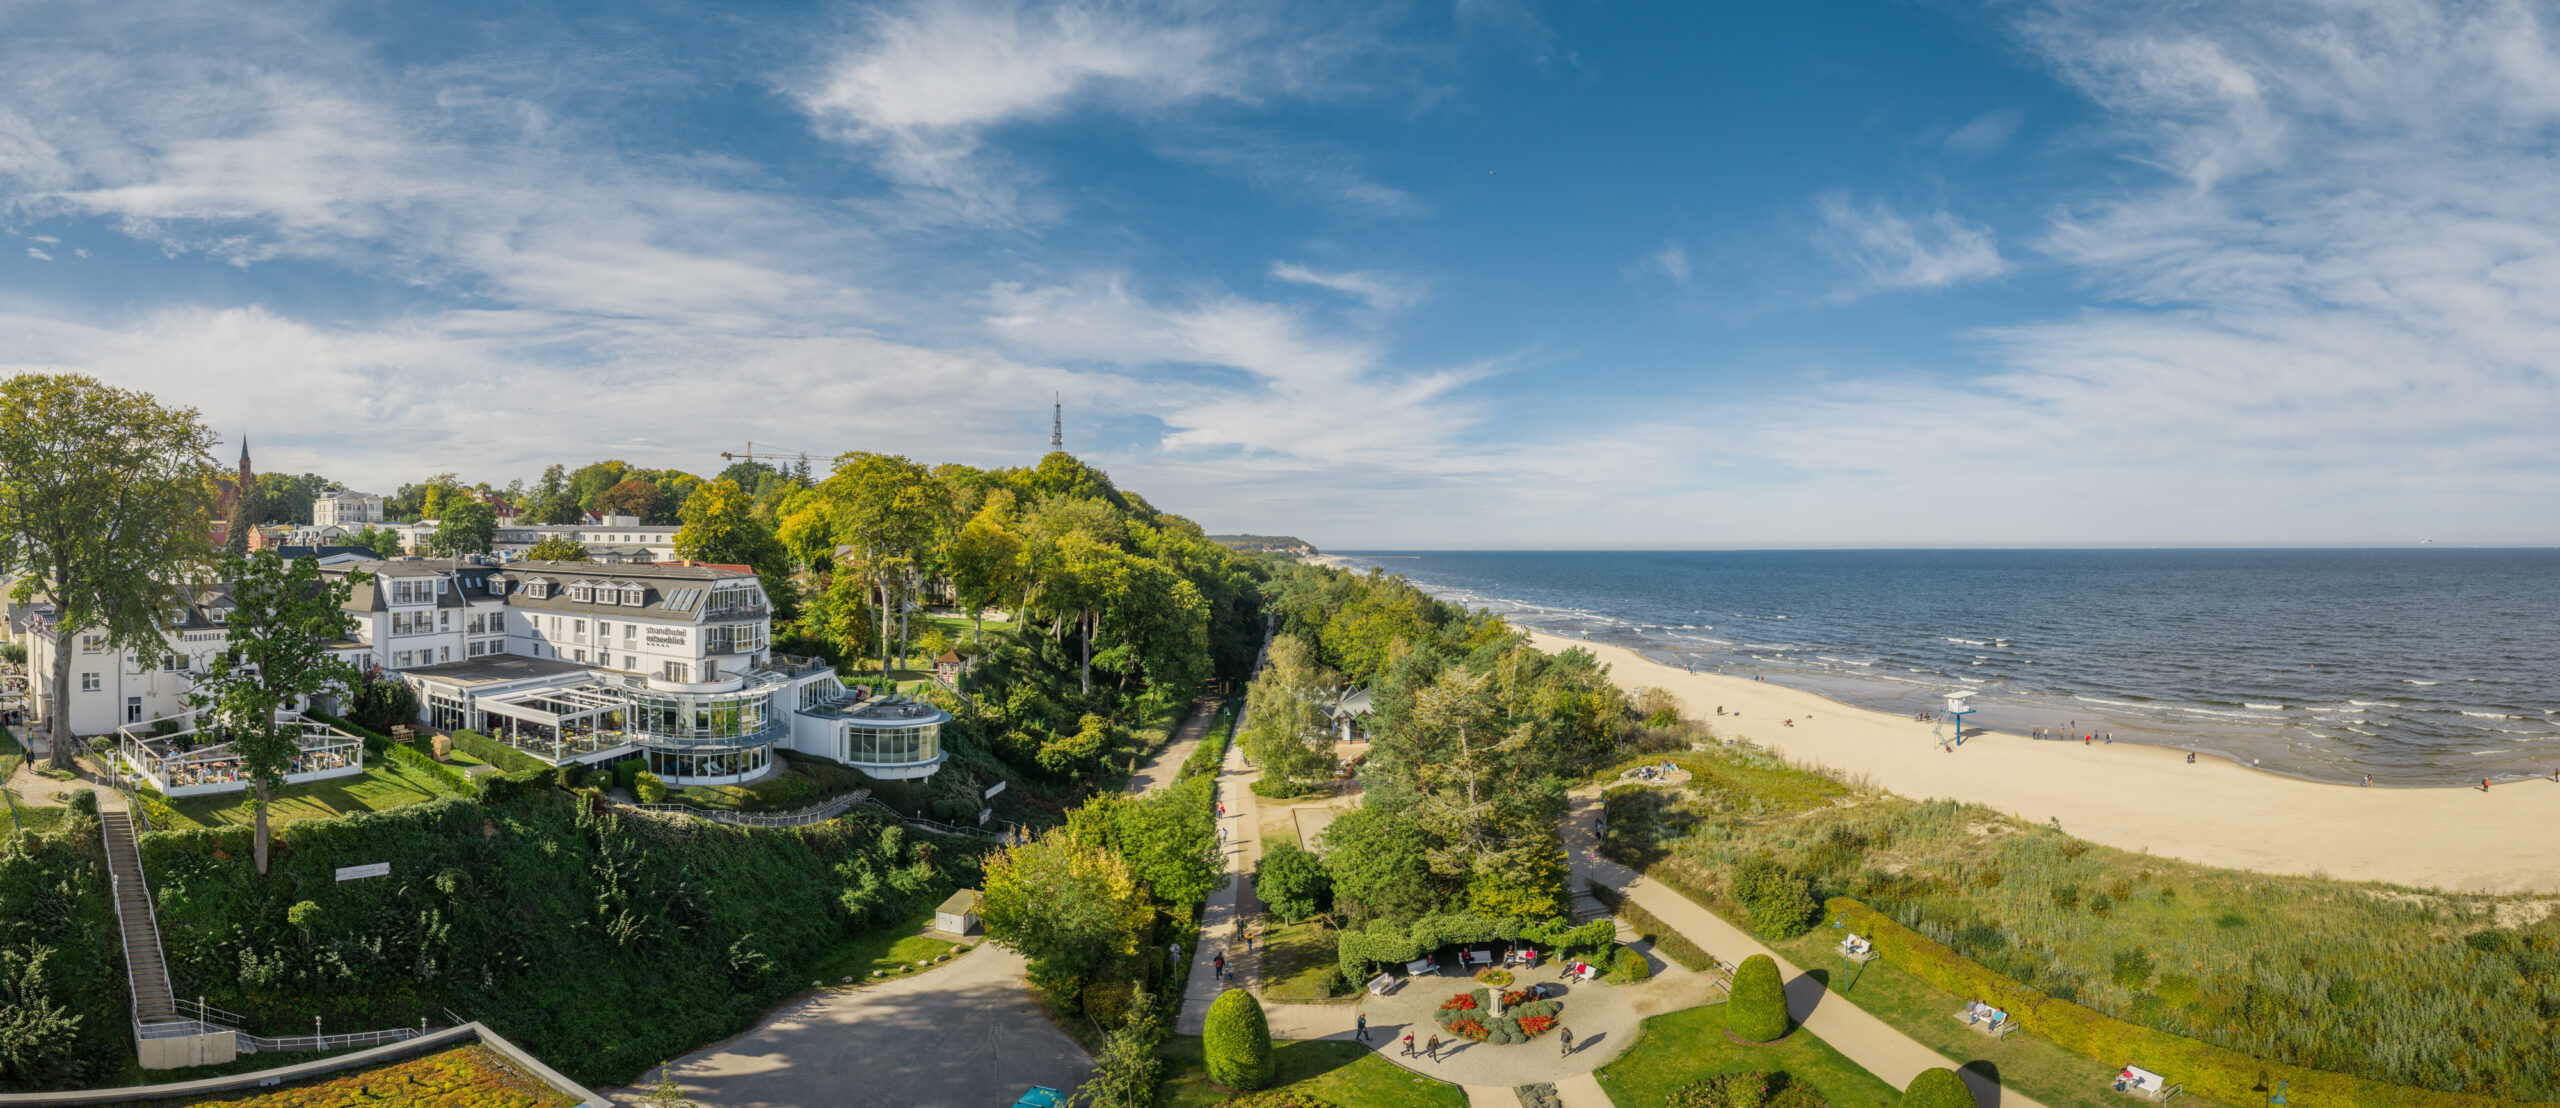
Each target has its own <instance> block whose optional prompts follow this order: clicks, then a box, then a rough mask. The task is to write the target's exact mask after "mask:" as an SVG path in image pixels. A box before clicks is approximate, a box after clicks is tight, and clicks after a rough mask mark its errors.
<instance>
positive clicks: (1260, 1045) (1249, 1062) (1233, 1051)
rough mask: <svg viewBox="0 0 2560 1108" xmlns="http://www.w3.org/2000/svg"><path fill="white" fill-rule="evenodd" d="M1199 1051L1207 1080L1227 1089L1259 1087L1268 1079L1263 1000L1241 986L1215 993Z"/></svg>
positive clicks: (1268, 1046)
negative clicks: (1254, 997) (1207, 1074)
mask: <svg viewBox="0 0 2560 1108" xmlns="http://www.w3.org/2000/svg"><path fill="white" fill-rule="evenodd" d="M1200 1052H1201V1057H1202V1059H1203V1061H1205V1062H1206V1063H1207V1066H1208V1070H1209V1080H1211V1081H1214V1082H1216V1083H1218V1084H1220V1085H1224V1086H1226V1087H1227V1088H1230V1089H1259V1088H1261V1087H1262V1086H1263V1084H1264V1083H1265V1082H1267V1081H1270V1080H1271V1025H1270V1023H1268V1022H1266V1021H1265V1020H1264V1019H1263V1018H1262V1002H1260V1001H1257V1000H1255V999H1253V994H1252V993H1249V992H1246V991H1244V990H1243V989H1229V990H1227V991H1225V992H1223V993H1219V994H1218V999H1217V1000H1215V1001H1213V1002H1211V1003H1210V1005H1209V1019H1208V1022H1207V1024H1206V1025H1205V1026H1203V1027H1202V1028H1201V1029H1200Z"/></svg>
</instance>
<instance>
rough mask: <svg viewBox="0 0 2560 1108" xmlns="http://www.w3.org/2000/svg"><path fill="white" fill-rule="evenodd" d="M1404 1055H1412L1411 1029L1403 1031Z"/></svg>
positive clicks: (1408, 1056) (1409, 1056)
mask: <svg viewBox="0 0 2560 1108" xmlns="http://www.w3.org/2000/svg"><path fill="white" fill-rule="evenodd" d="M1404 1056H1405V1057H1407V1058H1411V1057H1413V1032H1411V1031H1407V1032H1405V1033H1404Z"/></svg>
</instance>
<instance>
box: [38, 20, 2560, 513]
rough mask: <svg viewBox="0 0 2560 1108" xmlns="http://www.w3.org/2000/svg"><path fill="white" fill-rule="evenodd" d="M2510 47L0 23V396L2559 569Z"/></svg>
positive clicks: (226, 416) (348, 467)
mask: <svg viewBox="0 0 2560 1108" xmlns="http://www.w3.org/2000/svg"><path fill="white" fill-rule="evenodd" d="M2555 22H2560V21H2555V18H2554V16H2553V15H2551V14H2550V11H2549V9H2547V8H2543V7H2538V6H2533V5H2528V4H2523V3H2498V2H2482V3H2452V4H2429V3H2409V2H2400V0H2352V2H2351V0H2332V2H2304V0H2289V2H2288V0H2277V2H2268V3H2257V4H2247V5H2195V4H2190V3H2184V2H2167V0H2163V2H2156V3H2155V2H2149V0H2107V2H2082V0H2047V2H2016V0H2004V2H1998V3H1989V4H1965V3H1934V2H1932V3H1784V4H1781V3H1770V4H1753V5H1739V4H1736V5H1726V4H1716V5H1708V4H1644V5H1634V4H1624V3H1599V2H1591V0H1566V2H1560V3H1553V4H1532V3H1513V2H1505V0H1462V2H1458V3H1454V4H1450V3H1430V4H1411V5H1399V4H1379V3H1357V4H1342V5H1312V4H1311V5H1237V4H1181V3H1171V4H1164V3H1136V2H1131V3H1087V4H1034V3H1014V2H1005V0H983V2H981V0H968V2H930V0H928V2H899V3H888V4H876V5H865V4H843V5H828V4H810V5H792V6H746V5H722V6H720V10H719V11H718V12H715V13H706V12H704V11H702V10H700V6H695V5H676V4H655V5H652V4H598V5H591V6H568V7H554V8H536V7H533V6H530V5H521V4H512V3H511V4H485V5H478V6H472V5H463V4H437V5H372V4H368V5H344V6H330V5H308V6H304V5H293V6H278V5H233V4H224V3H155V4H150V5H140V4H132V5H125V4H114V3H101V4H90V5H38V4H32V3H19V4H7V3H0V234H5V236H6V241H4V242H0V371H16V370H37V369H66V368H67V369H78V370H83V371H86V372H91V373H95V374H97V375H99V376H101V377H104V378H106V379H108V380H110V381H114V382H117V383H121V384H127V385H135V386H140V387H147V388H150V389H152V390H154V391H155V392H157V393H159V394H160V395H162V396H163V398H164V399H168V400H172V401H177V402H182V403H187V404H192V405H195V406H197V407H199V408H201V409H202V410H203V411H204V413H205V415H206V417H207V419H208V420H209V422H211V423H213V424H214V425H215V426H216V427H217V428H219V429H220V430H222V431H223V432H224V433H225V434H240V433H245V434H248V435H249V436H251V438H252V441H253V442H254V444H255V447H256V455H257V458H258V461H259V464H260V466H261V468H263V469H271V470H273V469H289V470H296V471H299V470H306V469H308V470H315V471H318V472H322V473H326V474H329V475H331V476H334V477H337V478H339V479H341V480H345V481H348V482H350V483H353V484H356V485H358V486H359V487H372V488H377V489H385V490H387V489H388V488H390V487H392V486H395V485H397V484H400V483H402V482H405V481H413V480H417V479H419V478H421V477H423V476H425V475H427V474H430V473H434V472H439V471H453V472H456V473H459V474H461V475H462V476H463V477H464V478H465V479H466V480H489V481H493V482H498V483H503V482H505V481H506V480H508V479H511V478H515V477H531V476H533V475H534V474H536V473H538V472H539V470H540V469H541V468H542V467H543V466H544V465H546V464H549V463H551V462H555V461H561V462H569V463H571V464H576V463H579V462H583V461H586V460H590V459H593V458H597V457H620V458H624V459H627V460H629V461H632V462H635V463H640V464H648V465H663V466H679V467H684V468H688V469H692V470H695V471H697V472H711V471H714V470H717V469H718V468H719V467H720V465H721V464H722V463H721V462H720V460H719V458H718V457H717V454H718V452H720V451H721V450H735V449H740V448H742V447H743V446H744V445H745V443H747V442H748V441H749V440H753V441H755V442H757V443H759V444H778V445H781V446H785V447H788V448H791V449H798V450H807V451H810V452H812V453H813V454H816V455H819V456H821V457H824V456H827V455H831V454H833V453H835V452H837V451H841V450H847V449H880V450H893V451H899V452H904V453H908V454H912V455H915V456H918V457H922V458H928V459H934V460H954V461H966V462H972V463H977V464H986V465H995V464H1009V463H1018V462H1022V461H1027V460H1029V459H1031V458H1032V457H1034V456H1036V454H1037V453H1038V452H1039V451H1040V450H1041V449H1042V448H1043V447H1044V445H1045V439H1046V431H1047V419H1048V414H1049V413H1048V401H1049V397H1050V395H1051V394H1052V393H1053V392H1057V393H1064V394H1065V395H1066V397H1067V405H1068V433H1069V439H1070V443H1069V445H1070V447H1071V448H1072V449H1074V450H1076V451H1077V452H1078V453H1079V454H1082V455H1084V456H1085V457H1087V458H1088V459H1090V460H1092V461H1094V462H1096V463H1097V464H1100V465H1102V466H1104V467H1105V468H1108V469H1109V470H1111V471H1112V472H1113V473H1114V475H1115V476H1116V477H1118V478H1119V479H1120V480H1121V481H1122V482H1123V483H1124V484H1127V485H1130V486H1131V487H1134V488H1138V489H1140V490H1142V491H1144V492H1146V493H1147V494H1148V495H1149V496H1150V498H1151V499H1154V500H1155V501H1156V502H1157V503H1159V504H1161V505H1164V506H1166V507H1168V508H1172V509H1175V510H1179V511H1182V512H1184V513H1186V514H1189V515H1191V516H1193V517H1194V518H1197V519H1199V520H1200V521H1201V522H1202V523H1204V524H1206V525H1208V526H1210V527H1212V528H1213V529H1238V530H1255V531H1266V532H1292V533H1296V534H1300V535H1303V536H1305V537H1307V538H1309V539H1311V540H1313V541H1316V542H1318V543H1319V544H1322V545H1328V546H1335V547H1348V548H1357V547H1363V546H1368V547H1384V546H1440V547H1450V546H1456V547H1464V546H1531V547H1592V546H1678V547H1706V546H1753V545H1899V544H1909V545H1946V544H1992V545H2012V544H2015V545H2053V544H2058V545H2081V544H2119V543H2137V544H2138V543H2153V542H2166V543H2188V542H2201V543H2329V542H2345V543H2368V542H2370V543H2401V542H2413V541H2416V540H2418V539H2421V538H2435V539H2437V540H2439V541H2443V542H2488V543H2550V542H2554V541H2560V511H2555V510H2554V509H2555V507H2560V464H2555V463H2560V445H2555V442H2560V439H2556V438H2555V436H2554V435H2553V434H2552V432H2551V429H2552V427H2553V426H2554V425H2555V423H2560V419H2556V418H2555V417H2560V384H2555V377H2554V371H2555V366H2560V328H2556V327H2555V325H2554V324H2555V314H2560V250H2555V245H2560V202H2555V201H2560V195H2555V194H2560V173H2555V172H2554V170H2555V169H2560V166H2555V165H2554V164H2553V161H2554V158H2553V143H2554V140H2555V138H2560V48H2555V46H2554V35H2555V31H2560V28H2555Z"/></svg>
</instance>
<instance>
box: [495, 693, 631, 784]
mask: <svg viewBox="0 0 2560 1108" xmlns="http://www.w3.org/2000/svg"><path fill="white" fill-rule="evenodd" d="M474 706H475V707H477V708H478V709H479V710H480V712H481V714H482V716H483V717H484V718H485V719H486V721H487V722H486V730H487V731H488V734H489V736H490V737H491V738H494V739H497V740H498V741H500V742H503V743H506V744H507V745H509V746H512V747H515V748H516V749H518V750H522V751H524V752H525V753H527V754H531V755H533V756H534V757H537V758H541V759H544V760H546V761H549V762H551V763H553V764H555V765H556V764H558V763H560V762H562V761H566V760H569V759H574V758H578V757H581V756H583V755H588V754H594V753H597V752H599V751H604V750H611V749H613V748H615V747H618V746H624V745H627V744H628V743H629V742H630V738H629V737H628V736H626V735H624V734H623V732H622V713H623V711H624V709H626V708H628V707H629V706H630V701H629V700H628V699H626V698H625V697H624V696H623V695H622V694H621V693H619V692H616V691H614V690H612V689H610V688H608V687H606V686H602V685H596V684H592V683H588V684H579V685H545V686H543V687H541V688H535V689H520V690H517V691H515V692H511V693H500V694H497V695H494V696H484V697H480V698H479V699H478V700H477V702H476V703H475V705H474Z"/></svg>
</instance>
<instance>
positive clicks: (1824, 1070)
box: [1599, 1004, 1902, 1108]
mask: <svg viewBox="0 0 2560 1108" xmlns="http://www.w3.org/2000/svg"><path fill="white" fill-rule="evenodd" d="M1754 1070H1756V1071H1759V1072H1763V1073H1778V1072H1784V1073H1785V1074H1786V1075H1787V1076H1789V1077H1791V1078H1794V1079H1796V1080H1798V1081H1802V1082H1804V1083H1805V1084H1807V1085H1811V1086H1813V1088H1814V1090H1815V1091H1817V1092H1819V1093H1821V1094H1822V1098H1823V1099H1824V1100H1827V1101H1829V1102H1831V1105H1832V1108H1893V1105H1896V1104H1899V1103H1901V1102H1902V1092H1901V1090H1898V1089H1895V1088H1894V1087H1893V1086H1891V1085H1887V1084H1885V1083H1884V1082H1883V1081H1881V1080H1878V1079H1877V1078H1876V1076H1875V1075H1873V1074H1870V1073H1868V1072H1867V1071H1865V1070H1863V1069H1860V1068H1858V1064H1857V1063H1855V1062H1852V1061H1850V1060H1848V1059H1847V1058H1844V1057H1842V1056H1841V1054H1840V1052H1839V1051H1836V1050H1833V1049H1831V1044H1829V1043H1826V1042H1823V1041H1822V1040H1820V1039H1817V1038H1815V1037H1814V1036H1813V1033H1812V1032H1809V1031H1805V1030H1802V1029H1798V1030H1797V1031H1796V1033H1795V1034H1793V1035H1789V1036H1787V1038H1786V1040H1785V1041H1784V1042H1780V1043H1778V1044H1776V1045H1774V1046H1744V1045H1742V1044H1740V1043H1737V1042H1734V1041H1733V1040H1731V1039H1727V1038H1725V1037H1724V1006H1723V1005H1721V1004H1711V1005H1708V1006H1706V1007H1704V1008H1690V1009H1687V1010H1685V1011H1679V1012H1672V1013H1669V1014H1667V1015H1660V1016H1655V1017H1653V1018H1652V1019H1649V1020H1646V1021H1644V1031H1643V1032H1642V1034H1641V1035H1639V1036H1638V1038H1637V1039H1636V1045H1635V1047H1634V1048H1633V1049H1630V1050H1628V1051H1627V1052H1626V1053H1625V1054H1623V1055H1621V1056H1619V1058H1618V1060H1617V1061H1615V1062H1611V1063H1609V1065H1608V1066H1607V1067H1606V1068H1604V1069H1602V1070H1601V1071H1600V1073H1599V1078H1600V1088H1601V1089H1602V1090H1603V1091H1605V1092H1607V1093H1608V1094H1609V1103H1611V1104H1615V1105H1617V1106H1618V1108H1661V1104H1662V1102H1663V1100H1664V1099H1665V1098H1667V1097H1669V1096H1670V1095H1671V1093H1672V1092H1673V1090H1676V1089H1678V1088H1680V1087H1681V1086H1683V1085H1687V1084H1689V1083H1690V1082H1692V1081H1697V1080H1701V1079H1703V1078H1708V1077H1713V1076H1715V1075H1716V1074H1720V1073H1739V1072H1744V1071H1754Z"/></svg>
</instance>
